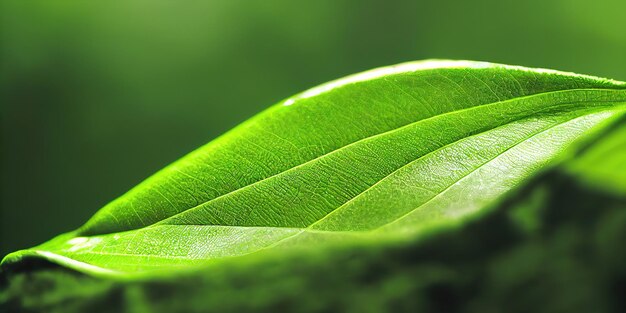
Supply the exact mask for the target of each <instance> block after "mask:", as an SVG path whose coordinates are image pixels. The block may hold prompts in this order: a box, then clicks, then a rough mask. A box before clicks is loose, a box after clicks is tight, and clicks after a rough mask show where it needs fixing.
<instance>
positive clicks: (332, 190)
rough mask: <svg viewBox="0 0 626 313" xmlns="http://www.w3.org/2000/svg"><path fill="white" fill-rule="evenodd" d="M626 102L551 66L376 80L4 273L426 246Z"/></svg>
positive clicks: (339, 93) (462, 64) (239, 133)
mask: <svg viewBox="0 0 626 313" xmlns="http://www.w3.org/2000/svg"><path fill="white" fill-rule="evenodd" d="M625 106H626V84H624V83H620V82H616V81H611V80H607V79H601V78H596V77H590V76H584V75H577V74H571V73H563V72H556V71H551V70H543V69H528V68H521V67H513V66H505V65H498V64H489V63H482V62H468V61H425V62H413V63H406V64H401V65H397V66H393V67H386V68H381V69H376V70H372V71H368V72H365V73H361V74H357V75H354V76H349V77H346V78H343V79H340V80H337V81H333V82H330V83H327V84H324V85H321V86H319V87H316V88H313V89H311V90H308V91H305V92H303V93H301V94H299V95H296V96H294V97H292V98H289V99H286V100H284V101H282V102H280V103H278V104H277V105H275V106H273V107H271V108H270V109H268V110H266V111H265V112H263V113H261V114H259V115H258V116H256V117H254V118H252V119H250V120H249V121H247V122H245V123H243V124H242V125H240V126H238V127H237V128H235V129H233V130H232V131H230V132H228V133H226V134H225V135H223V136H221V137H220V138H218V139H216V140H214V141H212V142H210V143H209V144H207V145H205V146H203V147H201V148H200V149H198V150H196V151H194V152H192V153H191V154H189V155H187V156H185V157H184V158H182V159H180V160H178V161H177V162H175V163H173V164H171V165H170V166H168V167H166V168H165V169H163V170H162V171H160V172H158V173H157V174H155V175H154V176H152V177H150V178H148V179H147V180H146V181H144V182H143V183H141V184H140V185H138V186H137V187H135V188H133V189H132V190H130V191H129V192H128V193H126V194H124V195H123V196H121V197H120V198H118V199H116V200H114V201H113V202H111V203H110V204H108V205H106V206H105V207H104V208H102V209H101V210H100V211H99V212H97V213H96V214H95V215H94V216H93V217H92V218H91V219H90V220H89V221H88V222H87V223H86V224H85V225H84V226H83V227H81V228H80V229H78V230H76V231H74V232H70V233H67V234H64V235H61V236H59V237H57V238H55V239H53V240H51V241H49V242H47V243H44V244H42V245H40V246H37V247H34V248H31V249H28V250H23V251H18V252H15V253H13V254H10V255H9V256H7V257H6V258H5V259H4V260H3V265H4V266H9V265H10V264H15V263H19V262H20V260H22V259H24V258H29V257H39V258H44V259H47V260H49V261H52V262H56V263H58V264H61V265H64V266H67V267H70V268H73V269H76V270H80V271H83V272H87V273H91V274H101V275H122V276H129V275H135V274H141V273H148V272H152V271H169V270H171V269H173V268H186V267H190V266H192V265H199V264H207V263H214V262H220V261H223V260H231V259H232V257H241V256H244V255H245V256H246V257H245V258H250V257H252V255H258V254H275V253H279V252H281V251H289V250H294V249H297V248H307V249H311V248H314V247H323V246H326V245H327V244H330V243H334V244H346V243H353V242H357V241H359V242H360V241H363V242H366V243H367V244H376V243H378V244H382V243H383V242H387V240H398V239H406V238H411V239H412V238H416V237H419V236H422V235H424V234H427V233H428V230H429V229H436V228H439V227H445V226H449V225H455V224H458V223H461V222H463V221H465V220H467V219H468V218H469V217H471V216H474V215H476V214H477V213H480V212H481V211H484V210H485V209H486V208H488V207H490V206H491V205H493V204H494V203H495V202H496V201H498V199H499V198H501V196H502V195H503V194H505V193H507V192H508V191H510V190H512V189H514V188H515V187H516V186H518V185H520V184H521V183H522V182H523V181H525V180H527V179H528V178H530V177H532V176H533V175H534V174H536V173H538V171H540V170H541V169H543V168H545V167H546V166H547V165H549V164H551V163H552V162H554V161H555V160H558V159H559V158H560V157H562V156H563V151H565V149H567V147H568V146H569V145H571V144H572V143H573V142H575V141H576V140H577V139H579V138H581V137H583V136H584V135H585V134H587V133H589V132H591V131H592V130H597V129H598V127H602V125H609V124H610V123H609V122H610V121H611V120H612V119H614V118H616V117H618V116H619V115H620V114H622V113H623V112H624V110H625Z"/></svg>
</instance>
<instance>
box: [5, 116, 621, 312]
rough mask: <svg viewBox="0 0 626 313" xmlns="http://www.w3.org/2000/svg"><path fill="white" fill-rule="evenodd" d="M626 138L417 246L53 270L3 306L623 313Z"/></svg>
mask: <svg viewBox="0 0 626 313" xmlns="http://www.w3.org/2000/svg"><path fill="white" fill-rule="evenodd" d="M625 141H626V119H621V121H620V122H619V123H617V124H615V126H614V127H612V128H611V129H609V130H608V131H606V132H605V133H602V134H597V135H596V136H595V137H594V138H591V139H589V140H587V141H586V143H585V144H584V145H581V146H579V148H578V149H577V151H575V152H574V153H573V154H572V158H571V159H570V160H569V161H566V162H564V163H563V164H562V165H560V166H558V167H556V168H553V169H551V170H549V171H547V172H545V173H544V174H543V175H541V176H539V177H538V178H536V179H534V180H533V181H531V182H529V183H528V184H527V185H526V186H525V187H523V188H521V189H519V190H517V191H516V192H515V193H512V194H510V195H509V196H508V197H507V199H506V200H504V201H503V202H502V203H501V204H500V205H498V206H497V207H494V208H493V209H492V210H489V212H487V213H486V214H485V215H484V216H481V217H479V218H477V219H475V220H474V221H472V222H470V223H468V224H466V225H465V226H462V227H457V228H454V229H448V230H446V231H442V232H440V233H437V234H433V235H432V236H430V237H428V238H426V239H423V240H420V241H419V242H410V243H405V244H398V245H396V246H393V247H378V248H372V247H368V248H366V249H363V248H362V247H352V248H349V249H338V250H330V251H328V250H325V251H324V252H320V251H318V252H312V253H307V254H303V255H302V254H300V255H299V254H292V255H288V256H284V255H281V256H280V258H267V259H264V260H260V261H255V262H250V263H237V262H234V263H231V264H230V265H226V266H225V267H221V268H220V269H219V270H218V271H214V270H212V268H211V267H208V268H206V269H205V270H202V271H200V272H191V273H188V274H182V275H179V276H171V277H168V276H165V277H162V278H158V279H153V280H150V281H138V282H127V283H124V282H114V281H107V280H98V279H94V278H91V277H87V276H82V275H78V274H76V273H74V272H67V271H64V270H62V269H58V268H49V269H45V268H44V269H40V270H37V271H33V272H27V273H15V274H12V275H11V276H8V277H6V280H5V281H3V282H2V286H3V287H7V286H8V288H7V289H6V291H4V292H3V293H2V295H1V298H0V303H1V302H5V303H7V305H8V309H9V310H11V309H12V308H21V309H22V310H24V312H30V311H32V312H39V311H46V312H111V311H115V312H121V311H132V312H175V311H179V312H203V311H206V310H207V308H211V310H212V311H216V312H239V311H242V310H256V311H266V312H278V311H285V310H291V311H302V312H320V311H347V312H383V311H389V312H394V311H402V310H403V311H415V310H426V311H432V312H461V311H463V312H502V311H503V310H506V311H507V312H623V311H624V310H626V303H625V302H624V299H623V295H624V293H625V292H626V267H624V264H626V250H624V249H621V248H620V246H621V245H623V242H624V240H626V172H625V171H624V170H623V169H624V164H625V163H626V147H625V146H624V144H623V143H624V142H625ZM600 161H601V162H600ZM441 247H445V249H441ZM31 265H32V266H35V265H37V264H31Z"/></svg>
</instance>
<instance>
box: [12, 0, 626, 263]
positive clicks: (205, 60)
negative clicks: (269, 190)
mask: <svg viewBox="0 0 626 313" xmlns="http://www.w3.org/2000/svg"><path fill="white" fill-rule="evenodd" d="M624 13H626V1H623V0H608V1H588V0H555V1H545V0H542V1H504V0H493V1H368V0H359V1H357V0H354V1H342V0H316V1H293V0H291V1H289V0H281V1H250V0H249V1H234V0H228V1H215V0H213V1H192V0H186V1H163V0H158V1H157V0H123V1H122V0H119V1H118V0H115V1H100V2H95V1H80V2H79V1H11V0H5V1H2V2H1V4H0V19H1V20H0V88H1V90H0V97H1V98H0V99H1V100H0V106H1V107H0V108H1V118H2V122H1V123H2V142H1V143H2V169H1V173H2V175H1V176H2V208H1V210H0V214H1V216H0V220H1V223H0V227H1V233H0V236H1V237H0V244H1V245H0V254H1V255H4V254H6V253H8V252H10V251H12V250H16V249H19V248H26V247H28V246H32V245H35V244H38V243H40V242H43V241H45V240H47V239H49V238H51V237H52V236H54V235H56V234H58V233H61V232H65V231H69V230H72V229H74V228H76V227H78V226H80V225H81V224H82V223H83V222H84V221H86V220H87V218H89V217H90V216H91V215H92V214H93V213H94V212H95V211H96V210H97V209H99V208H100V207H102V206H103V205H104V204H105V203H106V202H108V201H110V200H112V199H113V198H115V197H116V196H119V195H120V194H122V193H123V192H125V191H126V190H128V189H129V188H131V187H132V186H134V185H136V184H137V183H139V182H140V181H141V180H143V179H144V178H146V177H147V176H149V175H150V174H151V173H153V172H155V171H157V170H159V169H160V168H162V167H163V166H165V165H167V164H168V163H170V162H172V161H174V160H176V159H177V158H179V157H181V156H183V155H184V154H186V153H187V152H189V151H191V150H193V149H194V148H196V147H198V146H200V145H202V144H204V143H206V142H208V141H210V140H211V139H213V138H215V137H216V136H218V135H220V134H221V133H223V132H224V131H227V130H228V129H230V128H232V127H233V126H235V125H237V124H238V123H240V122H242V121H243V120H245V119H247V118H248V117H250V116H252V115H254V114H255V113H257V112H259V111H261V110H262V109H264V108H266V107H268V106H269V105H271V104H272V103H275V102H277V101H279V100H281V99H282V98H286V97H288V96H290V95H292V94H294V93H296V92H299V91H302V90H304V89H306V88H309V87H312V86H314V85H317V84H319V83H323V82H325V81H328V80H331V79H335V78H338V77H341V76H344V75H347V74H351V73H354V72H359V71H363V70H367V69H370V68H373V67H378V66H383V65H389V64H394V63H399V62H404V61H410V60H417V59H425V58H453V59H473V60H482V61H492V62H500V63H508V64H517V65H526V66H535V67H547V68H555V69H561V70H567V71H574V72H580V73H588V74H594V75H599V76H606V77H611V78H615V79H620V80H626V18H624Z"/></svg>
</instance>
